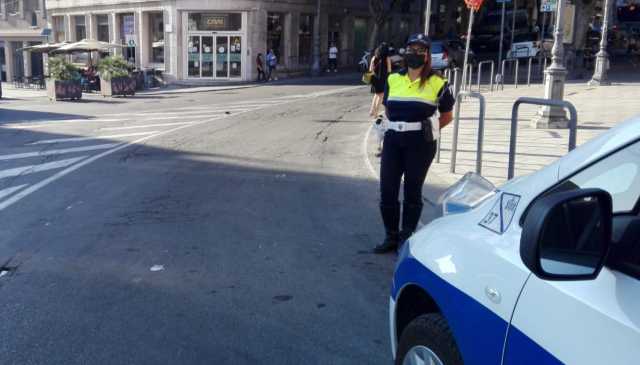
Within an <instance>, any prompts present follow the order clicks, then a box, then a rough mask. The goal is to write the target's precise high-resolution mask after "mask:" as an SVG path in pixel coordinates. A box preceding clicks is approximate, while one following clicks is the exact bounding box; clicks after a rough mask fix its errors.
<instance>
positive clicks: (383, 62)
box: [369, 43, 391, 118]
mask: <svg viewBox="0 0 640 365" xmlns="http://www.w3.org/2000/svg"><path fill="white" fill-rule="evenodd" d="M369 72H372V73H373V75H372V76H371V93H372V94H373V100H372V101H371V109H370V110H369V116H371V117H372V118H376V117H378V116H379V111H380V105H381V104H382V99H383V97H384V90H385V87H386V85H387V77H389V74H390V73H391V59H390V58H389V47H387V44H386V43H382V44H380V46H378V48H376V50H375V52H374V55H373V58H371V63H370V64H369Z"/></svg>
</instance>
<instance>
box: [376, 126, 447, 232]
mask: <svg viewBox="0 0 640 365" xmlns="http://www.w3.org/2000/svg"><path fill="white" fill-rule="evenodd" d="M436 149H437V143H436V142H435V141H427V140H426V139H425V134H424V132H423V131H411V132H396V131H393V130H389V131H387V133H386V134H385V137H384V147H383V149H382V167H381V169H380V207H381V210H382V218H383V221H384V223H385V229H386V231H387V234H393V233H394V232H398V230H399V227H398V224H399V218H400V217H399V213H400V204H399V202H398V195H399V193H400V184H401V182H402V177H403V176H404V201H403V206H404V208H403V214H402V215H403V217H402V220H403V223H402V226H403V227H402V230H403V232H404V233H405V235H406V236H407V237H408V235H410V234H411V233H413V231H414V230H415V229H416V225H417V224H418V220H419V219H420V214H421V212H422V186H423V184H424V181H425V179H426V177H427V171H428V170H429V167H430V166H431V163H432V162H433V158H434V157H435V154H436Z"/></svg>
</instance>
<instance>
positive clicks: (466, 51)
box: [462, 9, 475, 90]
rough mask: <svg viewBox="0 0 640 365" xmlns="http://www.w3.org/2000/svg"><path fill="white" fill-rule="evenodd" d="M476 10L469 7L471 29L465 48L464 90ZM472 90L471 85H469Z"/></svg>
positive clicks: (468, 30) (468, 31)
mask: <svg viewBox="0 0 640 365" xmlns="http://www.w3.org/2000/svg"><path fill="white" fill-rule="evenodd" d="M474 14H475V11H474V10H473V9H469V29H467V47H466V48H465V50H464V66H463V67H462V90H464V89H465V88H466V84H467V67H468V66H467V65H468V63H469V47H471V29H472V28H473V16H474ZM469 90H471V86H469Z"/></svg>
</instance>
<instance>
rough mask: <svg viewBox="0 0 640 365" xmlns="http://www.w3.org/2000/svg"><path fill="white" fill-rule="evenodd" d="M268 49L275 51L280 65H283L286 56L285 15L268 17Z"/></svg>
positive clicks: (278, 14)
mask: <svg viewBox="0 0 640 365" xmlns="http://www.w3.org/2000/svg"><path fill="white" fill-rule="evenodd" d="M267 48H268V49H273V52H274V53H275V54H276V57H278V63H283V62H284V60H283V59H282V55H284V14H282V13H268V15H267Z"/></svg>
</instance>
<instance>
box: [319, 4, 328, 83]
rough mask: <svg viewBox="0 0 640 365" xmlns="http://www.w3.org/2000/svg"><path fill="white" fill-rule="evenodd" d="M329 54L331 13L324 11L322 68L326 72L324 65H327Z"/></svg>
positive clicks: (321, 44) (321, 21)
mask: <svg viewBox="0 0 640 365" xmlns="http://www.w3.org/2000/svg"><path fill="white" fill-rule="evenodd" d="M328 56H329V14H328V12H327V11H323V12H322V13H321V14H320V68H321V70H322V72H324V71H325V70H324V68H323V66H326V65H327V58H328Z"/></svg>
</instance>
